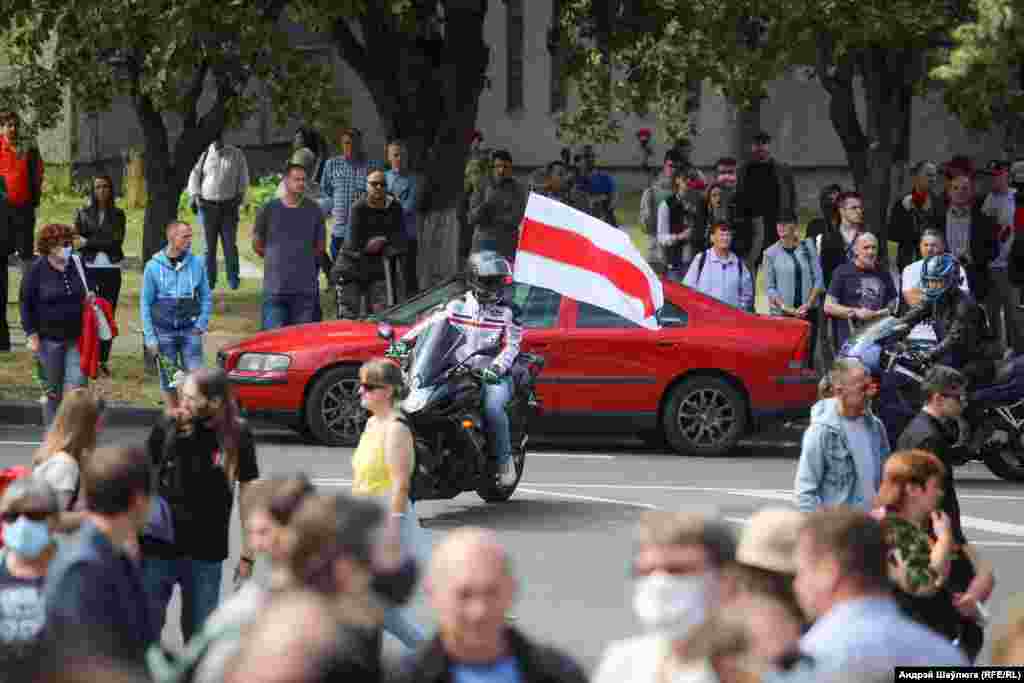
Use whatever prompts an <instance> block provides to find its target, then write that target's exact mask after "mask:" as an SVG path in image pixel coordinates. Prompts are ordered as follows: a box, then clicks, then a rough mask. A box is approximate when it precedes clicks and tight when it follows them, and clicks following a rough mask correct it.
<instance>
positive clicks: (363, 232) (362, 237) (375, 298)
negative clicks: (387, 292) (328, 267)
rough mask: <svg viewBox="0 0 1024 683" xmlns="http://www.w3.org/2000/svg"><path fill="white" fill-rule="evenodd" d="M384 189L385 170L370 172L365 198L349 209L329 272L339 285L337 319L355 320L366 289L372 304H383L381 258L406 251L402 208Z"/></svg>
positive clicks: (385, 184)
mask: <svg viewBox="0 0 1024 683" xmlns="http://www.w3.org/2000/svg"><path fill="white" fill-rule="evenodd" d="M386 188H387V178H386V175H385V171H384V169H383V168H374V169H372V170H370V172H369V173H368V174H367V175H366V190H367V192H366V197H364V198H363V199H360V200H359V201H357V202H356V203H355V206H353V207H352V224H351V226H350V228H349V231H348V235H347V236H346V237H345V244H344V246H342V248H341V251H340V253H339V255H338V258H337V259H335V261H334V270H333V271H331V277H332V279H333V280H334V281H335V282H337V283H338V319H339V320H343V319H346V318H356V317H358V315H359V313H360V311H359V308H360V306H359V297H360V295H361V294H362V293H363V291H364V290H366V289H367V288H370V292H369V296H370V304H371V305H374V304H381V303H384V301H383V299H384V297H383V296H382V295H381V291H380V290H381V287H380V285H381V284H382V283H384V282H385V273H384V268H385V261H384V256H385V255H386V254H395V253H404V252H405V242H406V237H405V231H404V229H403V227H402V205H401V203H400V202H399V201H398V199H396V198H395V197H394V196H393V195H390V194H388V193H387V189H386ZM394 275H395V273H394V272H393V273H392V276H394Z"/></svg>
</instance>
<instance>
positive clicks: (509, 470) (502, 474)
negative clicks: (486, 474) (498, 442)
mask: <svg viewBox="0 0 1024 683" xmlns="http://www.w3.org/2000/svg"><path fill="white" fill-rule="evenodd" d="M515 484H516V466H515V463H513V462H512V461H511V460H509V461H508V462H506V463H505V464H504V465H503V466H499V467H498V485H499V486H503V487H506V488H507V487H509V486H515Z"/></svg>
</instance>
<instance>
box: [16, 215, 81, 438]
mask: <svg viewBox="0 0 1024 683" xmlns="http://www.w3.org/2000/svg"><path fill="white" fill-rule="evenodd" d="M74 236H75V235H74V230H73V229H72V228H71V226H68V225H61V224H57V223H51V224H49V225H44V226H43V227H42V229H41V230H40V231H39V235H38V236H37V238H36V250H37V251H38V252H39V254H40V255H39V256H37V257H36V259H35V261H33V262H32V265H31V267H30V268H29V270H28V273H27V274H26V276H25V279H24V280H23V281H22V283H21V326H22V328H23V329H24V330H25V337H26V339H27V340H28V347H29V348H30V349H31V350H32V353H33V354H35V356H36V357H37V358H38V360H39V363H40V365H41V366H42V370H43V375H44V376H45V384H46V387H45V391H46V415H45V417H46V424H47V425H49V424H50V423H51V422H52V421H53V418H54V416H55V415H56V414H57V408H58V406H60V401H61V398H62V397H63V396H64V392H65V391H68V390H70V389H74V388H76V387H83V386H85V385H86V382H87V380H86V378H85V376H84V375H83V374H82V369H81V356H80V355H79V349H78V338H79V336H81V334H82V312H83V307H84V306H85V304H86V302H89V303H91V302H92V301H93V300H94V296H93V295H92V294H91V293H90V292H88V291H87V290H86V288H85V273H82V272H80V271H79V270H78V268H77V266H76V265H75V263H74V261H72V259H71V243H72V240H73V239H74Z"/></svg>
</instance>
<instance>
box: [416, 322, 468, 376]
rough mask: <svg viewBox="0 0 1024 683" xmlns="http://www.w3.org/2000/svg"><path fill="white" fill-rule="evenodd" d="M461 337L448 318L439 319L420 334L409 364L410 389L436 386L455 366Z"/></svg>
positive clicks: (461, 340)
mask: <svg viewBox="0 0 1024 683" xmlns="http://www.w3.org/2000/svg"><path fill="white" fill-rule="evenodd" d="M463 336H464V335H463V334H462V332H460V331H459V329H458V328H457V327H455V326H454V325H452V324H451V322H449V321H448V318H441V319H439V320H437V321H436V322H433V323H431V324H430V325H428V326H427V329H425V330H423V331H422V332H420V334H419V337H418V338H417V340H416V347H415V349H414V351H413V356H412V360H411V361H410V363H409V385H410V387H411V388H413V389H417V388H419V387H425V386H430V385H431V384H436V383H437V380H438V378H439V377H440V376H441V375H442V374H443V373H444V372H445V371H446V370H447V369H448V368H450V367H451V366H452V365H454V364H455V349H457V348H459V346H461V345H462V342H463Z"/></svg>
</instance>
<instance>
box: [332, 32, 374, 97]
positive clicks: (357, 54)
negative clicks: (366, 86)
mask: <svg viewBox="0 0 1024 683" xmlns="http://www.w3.org/2000/svg"><path fill="white" fill-rule="evenodd" d="M331 37H332V38H333V39H334V45H335V47H336V48H337V50H338V56H339V57H341V58H342V59H343V60H345V62H347V63H348V65H349V66H350V67H352V70H353V71H355V72H356V74H358V75H359V78H361V79H362V80H363V82H364V83H365V82H366V81H368V80H370V76H371V71H372V69H371V66H372V63H371V62H370V56H369V54H368V52H367V50H366V46H365V45H363V44H362V43H361V42H359V39H358V38H356V34H355V33H353V32H352V27H351V26H350V25H349V23H348V20H347V19H345V18H344V17H341V18H339V19H338V20H337V21H335V22H334V26H333V27H332V28H331Z"/></svg>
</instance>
